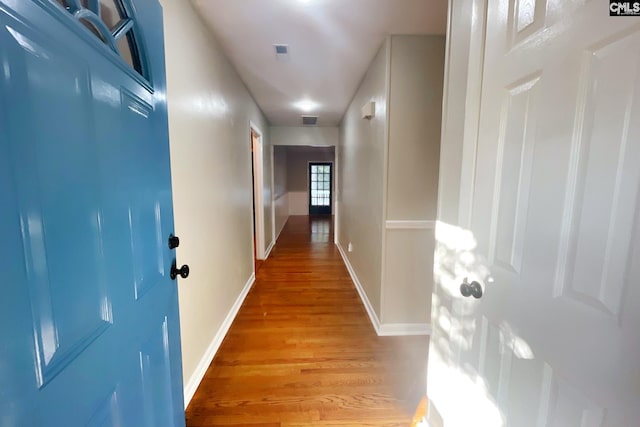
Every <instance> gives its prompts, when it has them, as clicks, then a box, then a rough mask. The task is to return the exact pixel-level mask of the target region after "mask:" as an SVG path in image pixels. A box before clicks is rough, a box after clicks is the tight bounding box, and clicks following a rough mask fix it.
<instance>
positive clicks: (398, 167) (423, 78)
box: [380, 36, 445, 324]
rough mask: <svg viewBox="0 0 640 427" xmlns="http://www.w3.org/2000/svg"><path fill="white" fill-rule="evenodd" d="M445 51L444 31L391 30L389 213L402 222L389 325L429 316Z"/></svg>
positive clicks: (394, 247) (388, 247)
mask: <svg viewBox="0 0 640 427" xmlns="http://www.w3.org/2000/svg"><path fill="white" fill-rule="evenodd" d="M444 53H445V38H444V37H443V36H392V37H391V62H390V64H391V76H390V90H389V152H388V153H389V156H388V160H387V164H388V170H387V213H386V220H387V221H392V222H393V223H395V224H396V226H398V225H400V226H401V227H403V228H393V227H390V226H387V227H386V231H385V239H384V241H385V243H384V251H385V252H384V255H383V260H384V261H383V283H382V296H383V302H382V310H381V311H382V314H381V318H380V320H381V322H382V323H383V324H396V323H401V324H402V323H410V324H411V323H428V322H429V321H430V313H431V291H432V289H433V271H432V270H433V248H434V233H433V231H434V225H435V219H436V205H437V198H438V165H439V162H440V131H441V121H442V86H443V77H444ZM387 224H389V222H387ZM425 227H426V228H425Z"/></svg>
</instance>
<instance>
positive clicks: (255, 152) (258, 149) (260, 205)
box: [249, 121, 265, 259]
mask: <svg viewBox="0 0 640 427" xmlns="http://www.w3.org/2000/svg"><path fill="white" fill-rule="evenodd" d="M249 128H250V130H249V138H250V140H251V150H252V159H253V201H254V204H255V218H252V225H251V227H252V228H253V227H255V229H254V233H255V236H256V242H255V245H256V251H255V254H256V258H257V259H264V258H265V256H264V242H265V240H264V202H263V201H264V185H263V181H264V180H263V177H264V170H263V169H264V162H263V161H262V158H263V153H262V147H263V144H262V142H263V140H262V131H261V130H260V128H259V127H258V126H256V125H255V123H253V122H251V121H250V122H249ZM253 134H256V135H257V137H258V138H257V143H256V146H255V147H254V144H253Z"/></svg>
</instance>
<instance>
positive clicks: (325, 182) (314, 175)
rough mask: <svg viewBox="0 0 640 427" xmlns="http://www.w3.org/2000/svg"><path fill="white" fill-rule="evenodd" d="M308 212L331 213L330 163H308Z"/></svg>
mask: <svg viewBox="0 0 640 427" xmlns="http://www.w3.org/2000/svg"><path fill="white" fill-rule="evenodd" d="M309 186H310V191H309V213H310V214H319V213H323V214H330V213H331V164H330V163H310V164H309Z"/></svg>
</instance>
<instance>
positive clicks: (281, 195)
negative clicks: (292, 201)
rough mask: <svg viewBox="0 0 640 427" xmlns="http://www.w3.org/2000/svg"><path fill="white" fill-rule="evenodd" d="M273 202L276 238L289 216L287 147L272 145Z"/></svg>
mask: <svg viewBox="0 0 640 427" xmlns="http://www.w3.org/2000/svg"><path fill="white" fill-rule="evenodd" d="M273 183H274V185H273V204H274V216H275V235H276V239H277V237H278V236H279V235H280V232H281V231H282V228H283V227H284V225H285V224H286V222H287V219H288V218H289V191H288V190H287V147H282V146H274V147H273Z"/></svg>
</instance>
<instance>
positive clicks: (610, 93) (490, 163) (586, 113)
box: [428, 0, 640, 427]
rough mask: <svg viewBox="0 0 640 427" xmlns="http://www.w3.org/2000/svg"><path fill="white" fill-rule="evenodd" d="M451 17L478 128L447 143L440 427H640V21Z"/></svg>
mask: <svg viewBox="0 0 640 427" xmlns="http://www.w3.org/2000/svg"><path fill="white" fill-rule="evenodd" d="M461 5H462V6H461ZM464 7H467V12H464ZM452 10H453V11H454V15H453V16H452V26H451V32H450V34H449V49H450V51H449V59H450V60H449V69H448V73H449V79H450V80H449V82H448V90H449V93H450V94H454V95H455V94H456V92H455V90H456V88H459V86H460V85H462V86H464V85H466V98H465V99H464V100H463V102H462V103H460V104H459V105H462V106H463V108H466V111H465V113H466V114H465V115H464V117H460V116H458V117H453V116H452V115H451V114H449V115H448V116H446V117H447V118H446V119H445V124H444V128H443V129H444V132H443V135H444V139H443V148H442V150H443V155H442V161H443V166H442V168H441V170H444V172H442V173H441V192H442V193H443V194H442V195H441V197H440V206H439V222H438V226H437V231H436V234H437V240H438V244H437V245H438V247H437V251H436V252H437V253H436V260H435V261H436V262H435V276H436V282H437V284H436V290H435V293H434V300H433V301H434V302H433V309H432V320H433V329H434V331H433V336H432V340H431V349H430V361H429V372H428V384H429V386H428V394H429V398H430V415H429V418H430V423H431V424H432V425H433V426H434V427H437V426H439V425H444V426H446V427H453V426H460V427H469V426H482V427H491V426H512V427H526V426H535V427H541V426H553V427H572V426H579V427H637V426H640V331H638V328H640V280H639V278H640V262H639V261H640V222H639V221H638V218H639V217H640V208H639V197H638V195H639V190H640V17H609V10H608V3H606V2H603V1H566V0H491V1H486V2H485V1H481V0H479V1H474V0H468V1H466V0H462V1H461V2H458V1H456V0H453V5H452ZM456 11H458V12H460V15H455V12H456ZM465 17H466V18H467V19H468V21H467V22H465ZM461 25H463V26H464V25H466V27H464V28H463V27H461ZM465 49H467V50H468V51H469V56H468V58H469V59H468V60H467V61H466V62H465V61H459V59H460V56H461V55H460V53H461V52H463V53H464V54H466V53H465ZM457 50H460V51H457ZM482 52H484V56H482ZM474 55H475V56H474ZM462 56H464V55H462ZM478 57H480V58H483V63H480V65H478V63H477V61H475V59H474V58H476V59H477V58H478ZM461 69H464V71H463V72H461V71H460V70H461ZM456 76H458V77H456ZM459 76H463V77H464V78H460V77H459ZM476 82H478V83H477V85H476ZM478 89H481V91H480V90H478ZM480 93H481V95H480ZM478 100H480V103H479V109H478V108H477V107H478ZM448 101H449V102H450V103H455V102H457V101H456V100H455V99H452V98H449V99H448ZM458 101H459V100H458ZM474 105H475V107H474ZM445 107H446V108H448V109H449V112H451V109H452V108H451V107H452V104H447V103H445ZM474 108H475V109H474ZM474 111H475V112H478V114H477V115H476V116H475V117H474ZM454 120H457V121H458V123H457V124H456V123H455V122H454ZM474 124H475V126H474ZM452 126H453V127H455V126H457V127H458V128H459V130H460V132H458V134H457V135H458V139H457V140H455V138H454V137H455V136H456V133H455V132H453V131H452ZM460 135H462V136H460ZM457 141H464V142H463V143H461V144H457ZM456 150H457V151H456ZM456 153H457V158H458V159H460V158H461V159H462V161H459V163H458V164H457V166H458V169H459V170H460V173H459V175H458V178H457V179H458V180H457V182H456V181H455V180H453V182H454V183H455V184H456V186H457V187H456V188H453V189H452V188H451V187H449V186H443V184H447V183H450V182H452V181H451V179H450V178H451V177H452V176H454V175H453V174H452V172H451V169H452V167H455V166H456V161H455V160H452V159H455V158H456ZM452 194H453V195H454V196H455V197H452ZM465 278H466V279H467V280H466V282H467V283H472V282H474V281H476V282H478V283H479V285H480V289H481V290H482V296H481V298H479V299H476V298H474V296H468V297H464V296H462V295H461V284H462V283H463V281H464V279H465ZM465 290H469V289H468V288H467V289H465ZM477 296H479V295H477Z"/></svg>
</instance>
